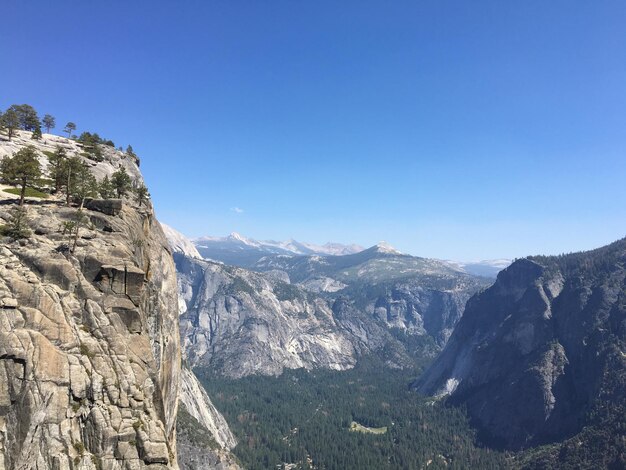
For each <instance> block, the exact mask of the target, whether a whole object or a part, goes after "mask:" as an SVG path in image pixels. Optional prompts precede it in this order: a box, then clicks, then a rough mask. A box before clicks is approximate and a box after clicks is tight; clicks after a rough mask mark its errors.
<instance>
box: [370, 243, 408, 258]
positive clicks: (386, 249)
mask: <svg viewBox="0 0 626 470" xmlns="http://www.w3.org/2000/svg"><path fill="white" fill-rule="evenodd" d="M374 248H376V251H378V252H379V253H386V254H389V255H401V254H402V252H400V251H398V250H396V249H395V248H394V247H393V246H391V245H390V244H389V243H387V242H386V241H380V242H378V243H377V244H376V245H375V246H374Z"/></svg>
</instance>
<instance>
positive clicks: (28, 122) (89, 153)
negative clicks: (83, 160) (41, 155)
mask: <svg viewBox="0 0 626 470" xmlns="http://www.w3.org/2000/svg"><path fill="white" fill-rule="evenodd" d="M55 128H56V118H55V117H54V116H52V115H51V114H45V115H44V116H43V118H41V119H40V118H39V114H38V113H37V111H36V110H35V108H33V107H32V106H31V105H29V104H13V105H11V106H9V107H8V108H7V109H6V110H5V111H4V112H3V111H2V110H0V131H1V132H3V133H5V134H6V135H7V137H8V139H9V140H11V139H12V138H13V137H14V136H15V131H16V130H23V131H30V132H32V139H33V140H40V139H41V138H42V137H43V134H42V129H45V130H46V133H47V134H49V133H50V131H51V130H52V129H55ZM76 129H77V126H76V124H75V123H74V122H72V121H69V122H68V123H67V124H65V127H64V128H63V132H64V133H66V134H67V137H68V139H74V140H76V141H77V142H80V143H81V144H82V146H83V149H84V151H85V153H84V154H83V156H85V157H87V158H91V159H92V160H97V161H101V160H102V151H101V148H100V146H101V145H105V146H108V147H113V148H115V143H114V142H113V141H112V140H110V139H105V138H103V137H100V136H99V135H98V134H97V133H95V132H94V133H91V132H87V131H85V132H82V133H81V134H80V135H78V136H77V135H75V134H74V131H76ZM118 150H120V151H122V150H123V149H122V147H118ZM126 154H127V155H128V156H129V157H131V158H134V159H136V160H137V161H138V157H137V155H136V154H135V152H134V151H133V148H132V146H131V145H128V147H127V148H126Z"/></svg>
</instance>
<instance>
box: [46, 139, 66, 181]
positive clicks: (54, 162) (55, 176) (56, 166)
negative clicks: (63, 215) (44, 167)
mask: <svg viewBox="0 0 626 470" xmlns="http://www.w3.org/2000/svg"><path fill="white" fill-rule="evenodd" d="M66 159H67V154H66V153H65V150H63V149H62V148H61V147H57V148H56V150H55V151H54V153H53V154H52V155H48V174H49V176H50V179H52V182H53V185H54V192H58V191H61V189H62V188H63V182H64V181H65V172H64V170H65V168H64V162H65V160H66Z"/></svg>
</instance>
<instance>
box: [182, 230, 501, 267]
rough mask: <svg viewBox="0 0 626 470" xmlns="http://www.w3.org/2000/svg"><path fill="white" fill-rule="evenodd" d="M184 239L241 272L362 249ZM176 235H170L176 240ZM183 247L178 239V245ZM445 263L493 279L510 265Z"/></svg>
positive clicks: (234, 236)
mask: <svg viewBox="0 0 626 470" xmlns="http://www.w3.org/2000/svg"><path fill="white" fill-rule="evenodd" d="M180 236H182V238H184V239H185V242H184V243H186V246H187V248H186V249H187V251H188V252H189V253H191V252H192V250H193V249H192V248H191V246H192V245H193V246H195V248H196V250H197V251H198V254H199V255H200V256H202V257H203V258H205V259H210V260H214V261H221V262H223V263H225V264H228V265H232V266H239V267H242V268H252V269H255V266H256V265H257V263H258V262H259V261H260V260H261V259H262V258H265V257H268V256H270V257H271V256H273V255H284V256H323V257H325V256H343V255H352V254H356V253H359V252H361V251H363V250H365V248H363V247H362V246H360V245H357V244H349V245H344V244H341V243H333V242H328V243H326V244H324V245H315V244H312V243H304V242H298V241H296V240H293V239H292V240H288V241H272V240H269V241H258V240H254V239H252V238H248V237H245V236H243V235H240V234H238V233H236V232H233V233H231V234H230V235H229V236H227V237H210V236H205V237H199V238H195V239H187V238H186V237H185V236H184V235H180ZM176 237H177V235H173V238H176ZM173 243H183V242H182V239H180V238H179V240H178V242H176V241H173ZM376 246H377V247H378V250H381V251H382V250H387V251H390V252H394V253H395V254H397V255H401V254H403V253H401V252H400V251H398V250H396V249H395V248H394V247H392V246H391V245H389V244H388V243H386V242H384V241H383V242H379V243H378V244H377V245H376ZM442 262H444V263H448V264H450V265H451V267H452V269H455V270H457V271H461V272H466V273H468V274H473V275H476V276H483V277H489V278H495V277H496V275H497V274H498V272H499V271H501V270H502V269H504V268H506V267H507V266H508V265H509V264H511V260H510V259H495V260H481V261H451V260H442Z"/></svg>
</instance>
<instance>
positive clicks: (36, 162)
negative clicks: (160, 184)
mask: <svg viewBox="0 0 626 470" xmlns="http://www.w3.org/2000/svg"><path fill="white" fill-rule="evenodd" d="M42 126H43V127H44V128H45V129H46V132H50V130H51V129H54V127H55V118H54V117H53V116H51V115H50V114H46V115H45V116H44V117H43V119H41V120H40V119H39V116H38V114H37V111H36V110H35V109H34V108H33V107H32V106H30V105H28V104H23V105H12V106H10V107H9V108H8V109H7V110H6V111H5V112H0V132H2V133H4V134H5V135H6V136H7V138H8V139H9V140H11V138H12V137H14V135H15V132H16V130H22V131H29V132H31V134H32V139H33V140H39V139H41V138H42V133H41V128H42ZM75 130H76V124H74V123H73V122H69V123H68V124H67V125H66V126H65V129H64V131H65V132H67V133H68V138H74V139H75V140H76V141H77V142H79V143H80V144H81V146H82V149H83V152H82V153H81V154H80V155H71V156H70V155H68V154H67V152H66V150H65V149H63V148H62V147H60V146H57V148H56V150H55V151H53V152H51V151H41V153H40V152H39V150H37V148H36V147H35V146H33V145H28V146H26V147H23V148H21V149H20V150H19V151H17V152H16V153H15V154H13V155H12V156H10V157H5V158H3V159H2V161H0V180H1V181H2V182H3V183H5V184H10V185H15V186H17V187H18V188H19V190H18V192H17V194H19V202H18V207H16V208H15V209H14V210H13V211H12V212H11V217H10V220H9V221H8V223H7V224H6V225H4V226H2V227H0V234H2V235H5V236H9V237H11V238H14V239H19V238H26V237H28V236H30V234H31V232H30V230H29V228H28V225H29V222H28V215H27V210H26V207H25V206H24V202H25V199H26V197H27V196H29V195H37V197H45V196H46V194H51V195H52V194H56V195H63V196H64V198H63V199H64V201H65V204H66V205H67V206H70V205H72V204H74V205H76V206H77V214H76V217H75V220H74V221H70V223H69V225H68V227H65V229H64V231H69V232H70V234H76V235H77V234H78V230H79V228H80V226H81V224H82V222H81V221H84V217H83V215H82V209H83V206H84V204H85V201H86V200H87V199H89V198H103V199H112V198H123V197H125V196H128V195H130V194H134V196H135V198H136V201H137V203H138V204H139V206H140V207H141V206H142V205H143V204H144V203H146V201H147V200H148V198H149V197H150V194H149V193H148V189H147V188H146V187H145V185H143V184H139V185H137V184H135V183H134V181H133V179H132V178H131V176H130V175H129V174H128V172H127V171H126V169H125V168H124V167H120V168H119V169H118V170H117V171H116V172H114V173H113V174H112V175H111V177H110V178H109V177H108V176H105V177H104V178H103V179H102V180H100V181H98V180H97V179H96V177H95V176H94V174H93V173H92V172H91V170H90V166H89V164H88V163H87V162H86V161H85V158H87V159H90V160H95V161H102V160H103V153H102V148H101V147H102V146H109V147H114V144H113V142H112V141H111V140H106V139H103V138H101V137H100V136H99V135H98V134H97V133H90V132H83V133H82V134H81V135H80V136H79V137H76V136H72V132H73V131H75ZM119 150H120V151H121V150H122V149H121V148H120V149H119ZM44 156H45V157H46V158H47V160H48V165H47V170H46V172H45V174H44V169H43V168H42V165H41V163H40V160H41V159H42V158H43V157H44ZM126 156H127V157H130V158H133V159H134V160H135V161H136V162H137V163H138V162H139V160H138V157H137V155H136V154H135V153H134V151H133V149H132V147H131V146H130V145H129V146H128V148H127V150H126ZM9 191H10V192H12V190H9ZM70 225H71V226H70Z"/></svg>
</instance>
